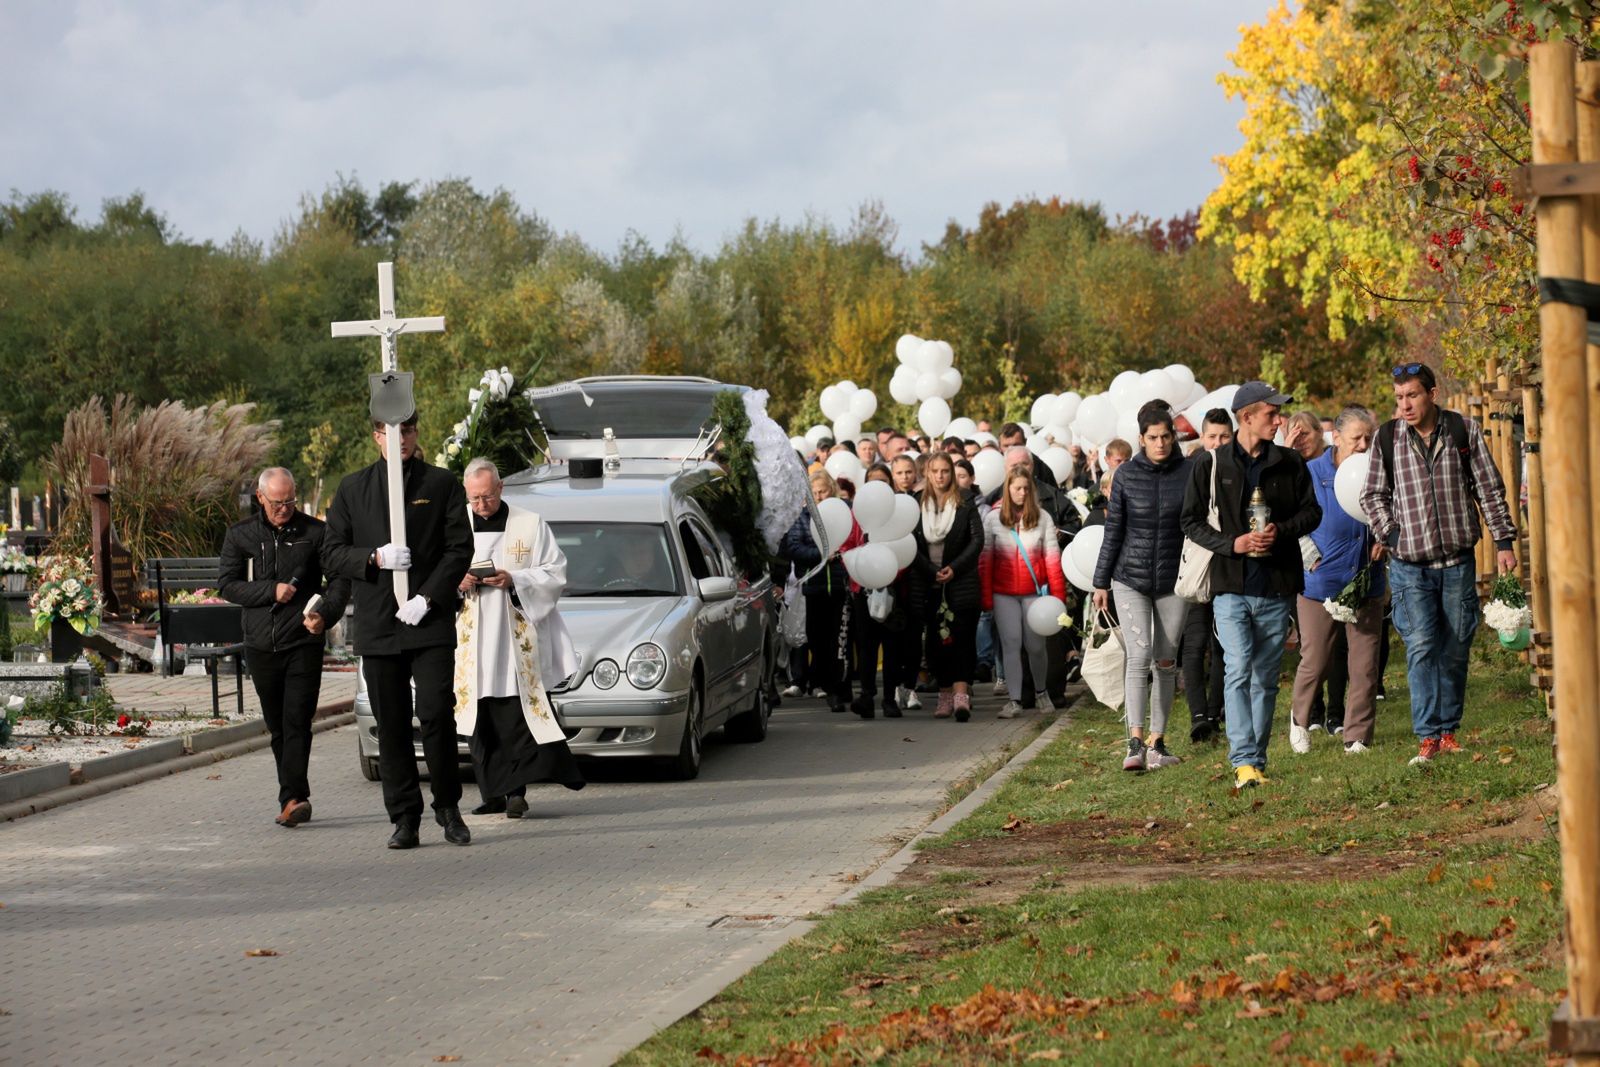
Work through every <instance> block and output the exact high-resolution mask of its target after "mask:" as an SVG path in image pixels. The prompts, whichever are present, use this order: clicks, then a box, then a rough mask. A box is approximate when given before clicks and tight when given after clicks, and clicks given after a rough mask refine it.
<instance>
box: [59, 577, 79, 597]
mask: <svg viewBox="0 0 1600 1067" xmlns="http://www.w3.org/2000/svg"><path fill="white" fill-rule="evenodd" d="M82 588H83V583H82V582H80V581H78V579H76V578H68V579H67V580H66V581H64V582H62V583H61V591H62V592H64V593H66V594H67V595H68V596H73V595H76V594H77V592H78V591H79V590H80V589H82Z"/></svg>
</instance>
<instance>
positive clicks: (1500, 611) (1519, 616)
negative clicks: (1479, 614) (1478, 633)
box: [1483, 600, 1533, 637]
mask: <svg viewBox="0 0 1600 1067" xmlns="http://www.w3.org/2000/svg"><path fill="white" fill-rule="evenodd" d="M1483 621H1484V622H1486V623H1488V624H1489V625H1490V626H1491V627H1492V628H1494V629H1495V630H1497V631H1499V632H1500V633H1501V634H1503V635H1504V636H1506V637H1515V636H1516V635H1517V634H1518V633H1520V632H1521V631H1522V630H1523V628H1525V627H1527V626H1528V625H1530V624H1531V623H1532V622H1533V612H1532V611H1531V610H1530V609H1528V608H1527V607H1520V608H1519V607H1514V606H1512V605H1510V604H1507V603H1506V602H1505V601H1503V600H1491V601H1489V603H1487V604H1485V605H1484V607H1483Z"/></svg>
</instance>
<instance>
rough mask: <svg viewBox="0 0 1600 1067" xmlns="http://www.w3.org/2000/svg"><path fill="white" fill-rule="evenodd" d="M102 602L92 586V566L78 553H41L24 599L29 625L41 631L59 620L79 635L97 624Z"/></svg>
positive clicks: (87, 631) (89, 630)
mask: <svg viewBox="0 0 1600 1067" xmlns="http://www.w3.org/2000/svg"><path fill="white" fill-rule="evenodd" d="M103 607H104V605H103V604H102V603H101V601H100V594H99V593H98V592H97V591H96V590H95V587H94V569H93V568H92V567H91V566H90V563H89V561H88V560H86V559H83V558H81V557H79V556H44V557H42V558H41V559H40V560H39V576H38V582H37V584H36V585H35V586H34V590H33V595H32V596H31V597H29V598H28V611H29V612H31V613H32V615H33V628H34V629H35V630H36V631H38V632H40V633H43V632H44V631H45V630H48V629H49V628H50V625H51V623H53V622H55V621H56V620H58V619H59V620H60V621H62V622H64V623H67V624H68V625H70V626H71V627H72V628H73V629H74V630H76V631H78V632H79V633H80V634H86V633H89V632H91V631H92V630H94V629H96V628H97V627H99V625H100V612H101V609H102V608H103Z"/></svg>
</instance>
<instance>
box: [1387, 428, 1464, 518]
mask: <svg viewBox="0 0 1600 1067" xmlns="http://www.w3.org/2000/svg"><path fill="white" fill-rule="evenodd" d="M1439 425H1440V426H1441V427H1442V428H1443V429H1444V430H1445V431H1446V432H1447V433H1449V434H1450V445H1451V447H1452V448H1454V449H1455V453H1456V457H1457V458H1458V459H1459V460H1460V462H1461V484H1462V485H1463V486H1465V487H1466V490H1467V496H1468V497H1469V498H1470V499H1472V500H1477V498H1478V484H1477V480H1476V479H1475V478H1474V477H1473V474H1472V446H1471V445H1470V444H1469V443H1468V442H1467V420H1466V419H1465V418H1463V417H1462V415H1461V413H1460V412H1459V411H1452V410H1450V409H1449V408H1440V409H1439ZM1401 429H1402V425H1401V422H1400V420H1399V419H1390V420H1389V421H1388V422H1386V423H1384V424H1383V425H1382V426H1380V427H1378V455H1379V456H1381V457H1382V459H1383V474H1384V477H1385V478H1386V479H1387V481H1388V483H1389V491H1390V492H1393V491H1394V442H1395V438H1396V437H1398V436H1399V435H1400V432H1401Z"/></svg>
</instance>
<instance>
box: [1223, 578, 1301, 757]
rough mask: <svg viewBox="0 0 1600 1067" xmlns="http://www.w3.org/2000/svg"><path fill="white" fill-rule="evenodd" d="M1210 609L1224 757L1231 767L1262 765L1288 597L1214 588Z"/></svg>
mask: <svg viewBox="0 0 1600 1067" xmlns="http://www.w3.org/2000/svg"><path fill="white" fill-rule="evenodd" d="M1211 614H1212V617H1213V619H1215V622H1216V628H1217V641H1218V642H1219V643H1220V644H1221V645H1222V664H1223V697H1222V705H1223V715H1224V717H1225V718H1226V720H1227V728H1228V760H1229V762H1230V763H1232V764H1233V765H1234V766H1235V767H1244V766H1247V765H1248V766H1252V767H1256V768H1259V769H1262V770H1265V769H1266V766H1267V741H1268V739H1269V738H1271V737H1272V711H1273V709H1274V708H1275V707H1276V706H1277V703H1278V675H1279V673H1280V672H1281V671H1282V669H1283V642H1284V639H1285V638H1287V637H1288V636H1289V620H1290V618H1291V617H1292V616H1293V614H1294V597H1292V596H1245V595H1243V594H1242V593H1219V594H1217V597H1216V599H1215V600H1213V601H1212V602H1211Z"/></svg>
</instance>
